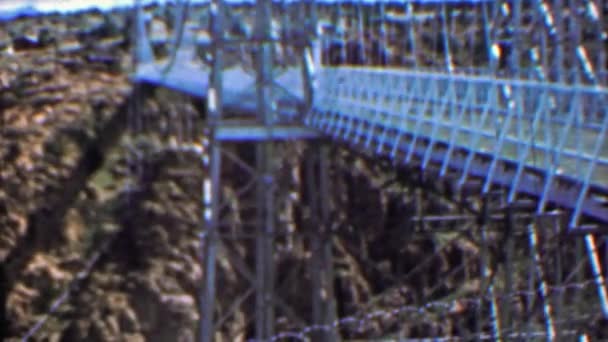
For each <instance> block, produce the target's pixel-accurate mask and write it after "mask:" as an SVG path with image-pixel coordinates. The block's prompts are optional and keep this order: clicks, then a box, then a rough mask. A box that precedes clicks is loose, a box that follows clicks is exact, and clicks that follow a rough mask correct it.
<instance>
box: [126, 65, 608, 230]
mask: <svg viewBox="0 0 608 342" xmlns="http://www.w3.org/2000/svg"><path fill="white" fill-rule="evenodd" d="M133 78H134V80H135V81H136V82H145V83H150V84H154V85H159V86H164V87H167V88H170V89H173V90H176V91H180V92H183V93H186V94H190V95H192V96H195V97H201V98H202V97H205V96H206V92H207V87H208V78H209V74H208V71H206V70H204V68H202V67H201V66H200V65H196V64H194V63H175V65H174V66H173V67H172V68H170V70H169V71H168V72H164V71H163V64H159V63H157V64H152V63H149V64H142V65H140V66H139V68H138V69H137V72H136V74H135V75H134V76H133ZM223 80H224V92H223V96H224V108H225V110H226V111H227V112H230V113H234V112H239V113H243V114H246V115H254V113H255V109H256V94H255V77H254V76H253V75H252V74H251V73H249V72H247V71H246V70H243V69H242V68H240V67H237V68H231V69H227V70H226V71H225V73H224V74H223ZM318 82H319V83H318V89H323V91H317V94H318V95H317V96H316V99H315V104H314V110H313V111H312V112H311V113H309V115H308V117H307V120H306V126H307V127H301V125H299V126H300V127H297V126H298V125H297V124H296V125H295V126H294V122H297V121H294V119H297V118H298V115H299V112H300V111H301V105H302V102H303V89H302V84H303V83H302V78H301V72H300V70H299V69H297V68H290V69H287V70H286V71H284V72H283V73H282V74H281V75H279V77H277V80H276V84H275V88H274V100H275V103H276V104H277V112H278V113H279V117H278V119H279V122H287V125H285V124H282V125H281V126H277V127H276V128H274V129H273V132H267V128H265V127H263V126H259V125H255V124H254V123H251V122H249V123H247V124H242V123H234V122H233V123H228V124H226V125H225V127H222V129H220V130H219V131H218V132H219V135H218V137H219V138H220V139H224V140H239V139H250V140H251V139H253V140H257V139H263V138H265V137H269V136H272V137H273V138H275V139H298V138H314V137H316V136H318V133H315V131H314V130H313V129H316V130H321V131H323V132H324V133H325V134H327V135H328V136H331V137H333V138H334V139H336V140H338V141H343V142H346V143H349V144H350V145H351V146H358V147H357V148H363V149H370V150H372V151H373V152H374V153H378V154H379V155H387V156H389V157H392V158H400V159H399V160H400V161H401V162H403V163H412V162H413V161H416V162H417V163H420V165H421V167H422V168H426V167H427V166H430V165H431V164H433V165H435V166H439V167H440V173H441V174H442V175H445V174H446V173H447V171H448V170H452V171H454V170H455V171H457V172H460V173H461V177H460V179H458V181H457V184H456V185H458V184H462V183H463V182H464V181H465V180H466V179H468V178H470V177H474V178H477V179H481V180H482V182H483V183H484V190H487V189H489V186H490V185H492V184H498V185H501V186H504V187H507V188H508V189H509V190H510V197H509V198H510V200H514V199H515V198H516V197H517V194H520V193H523V194H527V195H534V196H537V197H539V198H540V199H541V204H540V205H539V208H538V211H542V210H544V205H545V204H546V203H547V202H552V203H555V204H558V205H560V206H563V207H566V208H569V209H574V210H575V212H576V214H577V215H578V214H585V215H588V216H591V217H594V218H596V219H600V220H604V221H608V207H606V206H605V205H604V202H605V201H606V197H605V196H606V193H608V187H607V186H606V184H608V141H606V140H605V139H601V138H603V136H604V135H605V133H606V125H607V120H606V115H605V112H604V107H605V105H604V103H605V101H606V100H607V99H608V92H607V91H606V90H605V89H603V88H591V87H587V88H582V87H578V88H575V87H567V86H563V85H560V86H558V85H555V84H541V83H535V82H529V81H515V80H496V79H493V78H490V77H483V76H474V77H471V76H463V75H447V74H434V73H430V72H415V71H404V70H390V69H373V68H347V67H341V68H323V69H321V71H320V72H319V74H318ZM311 128H312V129H311ZM399 156H401V157H399Z"/></svg>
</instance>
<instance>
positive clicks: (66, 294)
mask: <svg viewBox="0 0 608 342" xmlns="http://www.w3.org/2000/svg"><path fill="white" fill-rule="evenodd" d="M115 237H116V235H112V236H111V237H110V238H107V239H106V240H105V241H104V242H103V243H102V245H101V246H100V247H99V248H98V249H97V250H96V251H95V252H93V255H91V257H90V258H89V259H88V260H87V262H86V263H85V265H84V267H83V269H82V271H80V272H78V273H76V276H75V277H74V279H72V281H70V283H69V284H68V285H67V286H66V288H65V289H64V290H63V292H62V293H61V294H60V295H59V296H58V297H57V299H55V300H54V301H53V304H51V306H50V308H49V309H48V311H47V312H46V313H45V314H44V316H42V318H40V319H39V320H38V321H37V322H36V324H34V325H33V326H32V327H31V328H30V329H29V330H28V331H27V333H26V334H25V335H24V336H23V338H22V339H21V341H28V340H29V339H31V338H32V337H34V336H35V335H36V334H37V333H38V331H40V329H42V327H43V326H44V324H45V323H46V322H47V321H48V320H49V319H50V318H51V316H52V315H53V314H54V313H55V312H57V310H59V308H60V307H61V306H62V305H63V303H65V302H66V301H67V300H68V298H70V295H71V294H72V292H73V291H76V290H77V289H78V285H79V284H80V283H81V282H82V281H84V280H85V279H87V278H88V277H89V276H90V275H91V273H92V272H93V270H94V268H95V266H96V265H97V262H98V261H99V259H100V258H101V257H102V256H103V255H104V254H105V253H106V252H107V251H108V248H109V247H110V246H111V245H112V243H113V242H114V239H115Z"/></svg>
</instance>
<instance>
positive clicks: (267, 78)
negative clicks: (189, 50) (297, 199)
mask: <svg viewBox="0 0 608 342" xmlns="http://www.w3.org/2000/svg"><path fill="white" fill-rule="evenodd" d="M271 25H272V1H271V0H257V1H256V18H255V38H256V40H257V42H258V43H257V44H256V48H257V51H256V52H257V53H256V57H257V61H256V69H257V72H256V97H257V115H258V121H259V122H261V123H262V124H264V125H265V126H266V128H267V129H268V130H269V131H271V130H272V126H273V125H274V120H275V119H274V116H275V113H274V112H273V110H272V107H273V106H272V103H271V101H272V93H271V92H272V77H273V75H272V67H273V66H272V61H273V57H272V45H271V44H270V42H269V39H270V35H271ZM272 158H273V142H272V141H271V140H267V141H262V142H260V143H259V144H258V145H256V165H257V170H258V175H260V177H261V179H260V181H258V184H257V203H258V217H257V222H258V225H259V226H258V227H257V228H258V231H257V237H256V301H255V302H256V305H255V315H256V317H255V319H256V324H255V332H256V338H257V339H258V340H260V341H265V340H267V339H268V338H270V336H272V335H273V334H274V312H275V307H274V298H273V297H274V293H273V292H274V271H275V270H274V268H275V267H274V257H273V256H274V233H275V209H274V202H275V199H274V190H275V189H274V188H275V181H274V177H273V166H272V164H273V159H272Z"/></svg>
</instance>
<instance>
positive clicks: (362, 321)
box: [248, 279, 594, 342]
mask: <svg viewBox="0 0 608 342" xmlns="http://www.w3.org/2000/svg"><path fill="white" fill-rule="evenodd" d="M592 284H594V280H593V279H590V280H585V281H582V282H576V283H570V284H564V285H560V286H550V287H549V290H550V291H552V292H557V291H563V290H566V289H572V288H575V289H584V288H586V287H587V286H589V285H592ZM526 294H532V295H537V293H536V291H524V290H522V291H515V292H513V293H511V294H510V297H511V298H512V297H516V296H519V295H526ZM484 300H490V298H489V295H481V296H478V297H476V298H459V299H453V300H449V301H432V302H429V303H427V304H424V305H422V306H415V305H403V306H400V307H397V308H392V309H381V310H378V309H376V310H373V311H370V312H368V313H366V314H364V315H361V314H354V315H349V316H346V317H343V318H340V319H337V320H336V321H334V322H332V323H329V324H311V325H308V326H306V327H303V328H301V329H299V330H290V331H284V332H280V333H278V334H276V335H274V336H272V337H271V338H270V341H273V342H274V341H280V340H283V339H287V338H296V339H299V340H301V341H304V340H306V338H307V336H308V335H310V334H312V333H315V332H331V331H334V330H337V329H340V328H345V327H347V326H349V325H355V324H356V327H354V328H351V329H352V331H357V332H363V330H364V327H365V325H366V324H367V323H370V322H371V321H373V320H375V319H377V318H384V319H390V318H395V317H398V316H400V315H402V314H407V313H409V314H418V315H424V314H429V313H431V312H432V311H433V310H437V309H439V310H443V311H449V310H452V309H454V308H455V307H456V306H457V305H458V304H473V305H482V304H483V301H484ZM585 317H587V316H585ZM569 321H571V319H567V320H564V321H563V322H562V323H565V322H569ZM511 331H512V329H510V328H506V329H502V330H501V331H500V335H501V336H503V337H508V338H530V337H535V338H542V337H545V336H546V333H545V332H532V333H522V332H511ZM504 333H507V334H506V335H505V334H504ZM576 333H577V332H576V331H568V330H566V331H560V335H564V334H576ZM532 335H534V336H532ZM476 337H477V338H479V339H482V340H492V339H494V335H493V334H485V333H481V334H478V335H477V336H476ZM433 340H434V341H454V340H460V338H455V337H439V338H435V337H433ZM248 342H258V340H256V339H250V340H248Z"/></svg>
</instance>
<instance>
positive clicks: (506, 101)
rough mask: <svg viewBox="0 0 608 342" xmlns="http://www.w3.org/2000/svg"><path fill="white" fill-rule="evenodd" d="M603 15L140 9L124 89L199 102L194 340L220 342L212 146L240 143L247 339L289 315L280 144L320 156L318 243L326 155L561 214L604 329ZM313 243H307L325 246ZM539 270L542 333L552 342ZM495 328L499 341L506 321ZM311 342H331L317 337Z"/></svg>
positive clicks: (514, 1)
mask: <svg viewBox="0 0 608 342" xmlns="http://www.w3.org/2000/svg"><path fill="white" fill-rule="evenodd" d="M239 6H240V7H239ZM607 6H608V3H606V2H605V1H603V0H569V1H567V0H551V1H541V0H535V1H522V0H497V1H484V0H479V1H473V0H470V1H457V0H454V1H448V0H441V1H440V0H436V1H423V0H418V1H414V0H412V1H396V2H388V1H379V2H368V1H358V0H354V1H350V2H331V3H330V2H315V1H301V2H293V1H283V2H273V1H270V0H258V1H256V2H255V4H248V3H246V4H242V3H241V4H237V3H232V2H229V3H225V2H224V1H222V0H213V1H211V2H209V3H204V4H202V5H198V6H196V5H193V4H188V3H187V2H178V3H177V4H175V5H170V6H168V8H170V9H171V11H169V12H171V14H170V15H166V12H162V11H160V10H158V8H156V7H153V6H148V7H144V6H143V5H139V4H138V5H137V14H138V16H137V17H138V20H137V25H136V33H135V35H136V52H135V58H136V61H137V63H136V69H135V70H134V73H133V80H134V82H136V83H138V84H142V83H145V84H152V85H155V86H162V87H167V88H170V89H173V90H176V91H179V92H183V93H186V94H189V95H192V96H193V97H197V98H201V99H204V100H205V101H206V110H207V112H206V115H207V122H208V126H207V132H208V134H207V136H206V137H205V153H204V157H203V159H202V160H203V163H204V164H205V165H206V167H207V168H208V170H209V175H208V179H207V180H206V181H205V185H204V189H203V194H204V196H203V197H204V205H205V211H204V215H203V216H204V226H205V228H204V229H205V230H204V231H205V238H204V239H203V240H204V241H203V243H204V245H205V255H206V258H205V263H206V267H205V272H206V273H205V274H206V277H205V279H206V285H205V293H204V294H203V296H202V300H201V302H202V305H203V307H202V308H201V311H202V314H203V319H202V325H201V332H202V333H201V336H202V337H201V338H202V340H203V341H210V340H212V339H213V336H214V335H213V334H214V331H215V330H214V329H215V328H217V324H216V322H214V309H213V308H214V300H215V296H216V291H217V289H216V286H215V267H216V266H215V264H216V257H217V255H225V254H221V253H227V252H222V248H223V247H222V246H223V245H222V242H221V238H220V233H219V231H220V230H221V223H220V221H219V215H220V214H219V211H220V207H221V205H222V204H221V203H220V200H219V198H220V191H221V177H220V174H221V165H222V162H221V161H222V157H221V155H222V148H223V146H226V145H228V144H234V143H242V142H249V143H252V144H255V145H256V146H257V147H256V148H257V149H256V151H257V152H256V156H257V157H256V165H253V166H250V167H249V169H250V171H251V172H250V173H251V176H252V179H254V181H253V183H252V184H254V185H253V186H255V187H256V188H257V195H256V196H257V198H258V201H257V205H258V206H259V208H258V209H259V214H258V221H257V222H258V224H259V226H258V231H259V234H258V235H257V237H256V239H257V243H256V245H257V251H258V252H257V254H256V260H257V261H256V268H255V270H249V269H247V267H246V266H242V267H241V270H242V272H244V273H246V274H248V275H249V278H250V280H251V281H252V284H253V285H252V288H253V292H254V293H255V296H256V308H257V309H256V315H255V316H256V337H257V338H258V339H261V340H265V339H270V338H271V336H273V335H274V334H275V333H276V332H275V328H274V321H273V320H274V318H273V317H274V315H275V312H274V310H275V307H277V308H278V309H281V310H287V311H288V306H287V304H285V303H282V302H281V301H280V300H279V299H277V298H274V297H273V292H272V285H270V284H272V283H273V282H274V279H275V276H276V275H275V274H274V272H275V271H276V270H275V268H274V266H273V261H272V260H273V252H272V250H273V247H272V246H273V241H272V237H270V236H271V235H272V233H274V232H275V231H276V230H277V229H278V228H277V227H276V223H275V219H274V216H275V214H276V213H275V211H276V210H277V209H276V203H275V202H276V198H275V195H274V194H273V192H272V188H273V184H274V182H276V178H275V176H273V174H274V173H273V172H274V171H273V161H272V157H273V154H274V150H273V149H274V144H275V143H276V142H277V141H286V140H287V141H291V140H307V141H311V142H314V144H315V145H317V146H316V147H315V150H316V151H317V152H316V156H313V157H314V159H315V161H316V163H317V164H315V165H317V166H316V170H317V172H316V173H315V172H314V171H313V172H311V174H312V176H311V181H310V182H311V183H312V185H311V186H312V187H313V188H314V187H317V191H318V193H319V194H318V196H317V197H316V198H314V199H312V200H311V203H312V202H314V203H316V204H315V205H312V207H314V208H313V212H314V214H313V216H314V215H316V217H317V219H316V220H317V221H316V222H317V223H318V227H319V228H318V229H319V235H320V236H322V235H323V232H327V231H328V229H329V228H328V224H327V220H328V213H327V211H328V209H327V206H328V204H327V203H325V202H326V198H327V193H328V191H329V190H328V185H327V183H328V182H329V180H328V176H327V170H326V167H327V163H328V162H329V161H328V156H327V153H328V148H329V145H331V144H340V145H342V146H345V147H347V148H349V149H351V150H353V151H356V152H359V153H362V154H365V155H367V156H368V157H371V158H376V159H377V160H382V161H385V162H388V163H389V164H391V165H394V166H395V167H404V170H409V171H404V172H411V173H416V174H417V175H419V177H420V178H421V179H423V180H431V181H433V182H439V181H441V182H443V183H445V184H447V186H448V187H449V188H450V192H451V193H456V194H460V193H463V192H467V193H469V194H470V193H474V194H476V195H477V196H479V198H482V199H483V198H489V197H491V196H492V194H493V193H495V192H496V191H497V189H499V190H500V191H501V193H502V194H503V195H502V196H503V198H502V202H501V203H502V206H503V207H505V208H510V209H512V210H521V208H522V207H525V210H526V211H527V212H529V213H530V214H531V217H543V216H546V215H550V214H551V213H555V212H559V213H560V215H561V217H564V218H566V221H567V224H566V225H565V227H564V232H565V233H567V234H571V235H572V236H573V238H574V237H576V236H581V235H582V236H584V238H585V241H586V246H587V251H588V253H589V260H590V262H591V266H592V269H593V272H594V277H595V280H596V285H597V293H598V295H599V302H600V307H601V310H602V311H603V315H605V316H606V317H608V304H607V299H606V290H605V283H604V280H603V278H602V274H601V265H600V261H599V259H598V256H597V254H596V247H595V245H596V242H595V238H594V237H595V236H597V234H600V233H603V232H605V229H606V227H607V223H608V139H606V133H607V131H608V87H607V86H608V83H607V82H608V77H607V75H608V74H606V66H607V59H606V53H607V51H606V50H607V48H606V47H607V45H606V44H607V43H606V42H607V33H606V30H607V28H608V27H607V25H606V23H607V22H608V21H607V20H606V19H605V18H604V16H605V15H606V13H607V11H608V8H607ZM237 8H241V10H240V12H238V11H239V10H237ZM242 8H245V9H242ZM167 20H169V21H171V22H172V25H168V24H166V21H167ZM170 26H171V27H172V28H171V29H169V27H170ZM162 49H165V53H164V54H160V53H159V51H161V50H162ZM161 55H162V56H161ZM311 169H314V167H311ZM534 222H535V220H534V219H532V221H531V223H529V225H528V231H529V235H530V248H531V249H532V250H533V251H535V250H536V248H537V247H536V244H535V243H536V242H535V239H536V230H537V229H539V227H538V225H537V224H535V223H534ZM269 233H270V234H269ZM319 239H320V240H319V241H315V242H314V243H317V244H319V245H322V244H327V243H328V242H327V241H325V240H321V238H319ZM330 249H331V248H328V249H326V250H328V251H327V252H324V253H319V255H317V256H313V259H315V258H316V259H315V260H313V261H312V263H313V264H314V265H316V267H317V269H318V270H319V272H318V274H317V276H316V277H317V278H316V279H314V280H313V283H314V287H315V289H316V291H317V292H319V291H320V290H321V289H329V288H330V287H331V286H330V285H328V284H329V283H330V282H331V267H330V266H328V265H327V264H328V263H330V261H328V260H330V259H327V258H331V251H330ZM534 254H535V255H536V256H538V255H539V253H538V252H537V251H535V252H534ZM222 257H224V256H222ZM537 259H538V258H537ZM231 260H232V259H231ZM536 261H537V262H538V264H537V266H538V268H537V271H538V274H537V275H538V277H539V279H541V288H540V291H541V301H542V302H543V305H544V308H545V311H544V312H545V319H546V322H545V323H546V331H545V333H546V334H545V337H546V338H547V339H549V340H553V339H555V336H556V329H555V326H554V322H553V321H552V316H551V303H550V300H549V299H548V298H547V293H546V284H545V282H544V280H543V269H542V267H541V266H540V263H541V262H540V260H536ZM315 289H313V292H314V291H315ZM328 291H330V290H328ZM543 291H544V292H543ZM330 292H331V291H330ZM490 292H491V287H490ZM272 298H274V299H272ZM243 300H244V299H243ZM269 303H272V304H269ZM332 305H333V304H331V301H330V300H328V299H327V296H325V297H323V298H321V296H320V295H318V294H314V293H313V316H314V320H315V321H314V322H312V323H313V324H317V325H321V324H324V323H327V322H332V321H333V320H335V319H336V317H335V316H333V315H334V314H333V313H332V312H333V311H332ZM493 312H494V311H493ZM492 319H493V322H494V325H493V327H494V330H493V331H494V334H495V335H493V336H494V337H495V338H498V339H500V334H499V330H498V328H497V326H498V325H499V324H500V317H498V314H497V313H496V315H492ZM214 327H215V328H214ZM318 338H319V339H321V338H323V339H328V340H335V339H337V336H336V335H335V333H332V332H328V331H323V334H322V336H321V337H318ZM313 339H315V338H313Z"/></svg>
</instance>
